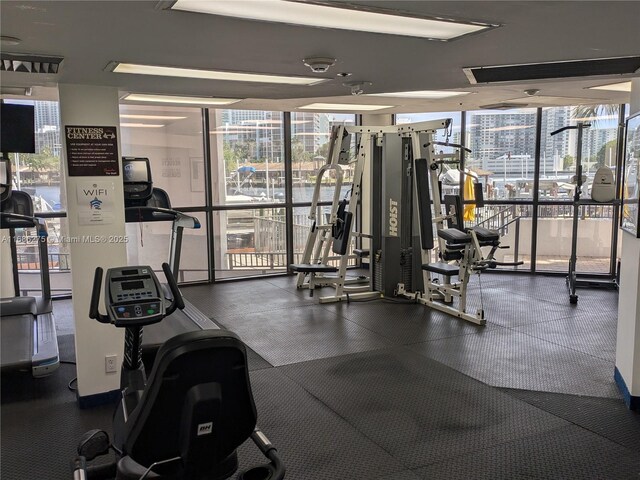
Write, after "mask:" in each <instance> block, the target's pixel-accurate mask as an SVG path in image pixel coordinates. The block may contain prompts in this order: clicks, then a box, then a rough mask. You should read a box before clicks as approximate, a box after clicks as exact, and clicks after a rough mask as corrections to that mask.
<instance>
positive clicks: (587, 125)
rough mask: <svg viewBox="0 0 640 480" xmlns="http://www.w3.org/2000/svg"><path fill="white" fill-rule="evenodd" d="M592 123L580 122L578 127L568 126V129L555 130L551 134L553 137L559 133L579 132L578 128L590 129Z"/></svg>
mask: <svg viewBox="0 0 640 480" xmlns="http://www.w3.org/2000/svg"><path fill="white" fill-rule="evenodd" d="M590 126H591V124H590V123H582V122H578V125H567V126H566V127H562V128H559V129H558V130H554V131H553V132H551V136H552V137H553V136H554V135H557V134H559V133H562V132H564V131H565V130H577V129H578V128H584V127H590Z"/></svg>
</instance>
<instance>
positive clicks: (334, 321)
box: [217, 305, 389, 366]
mask: <svg viewBox="0 0 640 480" xmlns="http://www.w3.org/2000/svg"><path fill="white" fill-rule="evenodd" d="M217 321H218V322H220V323H222V324H223V325H224V326H225V327H226V328H228V329H229V330H231V331H233V332H235V333H237V334H238V335H239V336H240V338H241V339H242V340H243V341H244V342H245V343H246V344H247V345H248V346H250V347H251V348H252V349H253V350H255V351H256V353H258V354H259V355H260V356H262V357H263V358H264V359H265V360H267V361H268V362H269V363H270V364H271V365H274V366H278V365H286V364H289V363H295V362H304V361H307V360H314V359H317V358H326V357H332V356H336V355H346V354H348V353H354V352H362V351H366V350H375V349H378V348H384V347H387V346H389V342H388V341H387V340H385V339H384V338H383V337H382V336H380V335H378V334H376V333H374V332H371V331H369V330H367V329H365V328H362V327H361V326H359V325H357V324H355V323H353V322H351V321H349V320H346V319H344V318H342V317H339V316H336V315H332V314H331V313H330V312H328V311H327V310H325V309H323V308H322V307H320V306H318V305H309V306H305V307H299V308H288V309H282V310H274V311H266V312H265V311H262V312H253V313H251V314H243V315H235V316H231V317H220V318H217Z"/></svg>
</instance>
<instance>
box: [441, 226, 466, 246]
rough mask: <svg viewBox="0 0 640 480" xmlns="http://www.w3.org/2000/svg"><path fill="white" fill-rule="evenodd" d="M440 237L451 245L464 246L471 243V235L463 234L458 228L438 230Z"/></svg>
mask: <svg viewBox="0 0 640 480" xmlns="http://www.w3.org/2000/svg"><path fill="white" fill-rule="evenodd" d="M438 236H439V237H440V238H442V239H443V240H444V241H445V242H447V243H448V244H451V245H464V244H466V243H470V242H471V235H469V234H468V233H465V232H461V231H460V230H458V229H457V228H444V229H442V230H438Z"/></svg>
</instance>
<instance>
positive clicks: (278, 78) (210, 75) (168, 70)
mask: <svg viewBox="0 0 640 480" xmlns="http://www.w3.org/2000/svg"><path fill="white" fill-rule="evenodd" d="M241 3H243V2H241ZM107 69H110V70H112V71H113V72H115V73H133V74H138V75H157V76H160V77H181V78H202V79H205V80H222V81H229V82H252V83H276V84H281V85H317V84H318V83H322V82H326V81H328V79H327V78H317V77H313V78H312V77H297V76H287V75H270V74H266V73H246V72H227V71H223V70H201V69H197V68H180V67H163V66H160V65H140V64H137V63H119V62H112V63H110V64H109V65H107Z"/></svg>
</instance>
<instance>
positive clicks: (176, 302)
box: [98, 263, 184, 316]
mask: <svg viewBox="0 0 640 480" xmlns="http://www.w3.org/2000/svg"><path fill="white" fill-rule="evenodd" d="M162 271H163V272H164V276H165V277H166V278H167V283H168V284H169V290H171V296H172V297H173V300H172V301H171V305H169V307H168V308H167V316H168V315H171V314H172V313H173V312H175V311H176V309H177V308H179V309H180V310H182V309H183V308H184V300H183V299H182V294H181V293H180V289H179V288H178V284H177V283H176V279H175V277H174V276H173V273H171V267H169V264H168V263H163V264H162ZM98 288H99V287H98Z"/></svg>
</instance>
